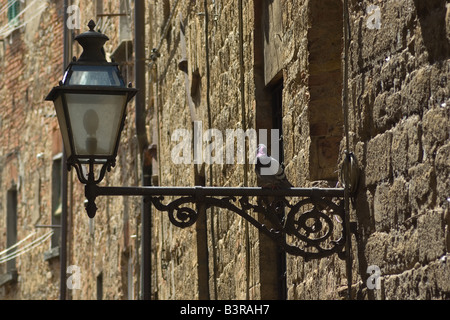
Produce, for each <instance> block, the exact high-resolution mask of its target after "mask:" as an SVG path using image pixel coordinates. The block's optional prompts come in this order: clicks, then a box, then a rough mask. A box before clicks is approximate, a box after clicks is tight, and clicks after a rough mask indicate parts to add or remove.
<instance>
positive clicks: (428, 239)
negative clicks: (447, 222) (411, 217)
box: [417, 208, 445, 263]
mask: <svg viewBox="0 0 450 320" xmlns="http://www.w3.org/2000/svg"><path fill="white" fill-rule="evenodd" d="M417 229H418V232H419V259H420V261H421V262H422V263H427V262H430V261H433V260H435V259H437V258H439V257H440V256H442V255H443V254H444V253H445V236H444V210H443V209H441V208H439V209H436V210H430V211H426V212H425V213H424V214H422V215H421V216H420V217H419V218H418V221H417Z"/></svg>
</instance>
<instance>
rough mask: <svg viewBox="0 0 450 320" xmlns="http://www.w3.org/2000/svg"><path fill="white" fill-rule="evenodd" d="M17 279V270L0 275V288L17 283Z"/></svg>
mask: <svg viewBox="0 0 450 320" xmlns="http://www.w3.org/2000/svg"><path fill="white" fill-rule="evenodd" d="M17 278H18V274H17V270H13V271H10V272H7V273H4V274H2V275H0V287H1V286H4V285H7V284H12V283H15V282H17Z"/></svg>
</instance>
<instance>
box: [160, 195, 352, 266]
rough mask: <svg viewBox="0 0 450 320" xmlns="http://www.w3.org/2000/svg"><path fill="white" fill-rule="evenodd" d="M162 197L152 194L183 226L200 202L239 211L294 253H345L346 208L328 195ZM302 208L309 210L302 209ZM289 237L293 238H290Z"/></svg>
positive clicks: (194, 215) (307, 256) (309, 256)
mask: <svg viewBox="0 0 450 320" xmlns="http://www.w3.org/2000/svg"><path fill="white" fill-rule="evenodd" d="M163 200H164V197H163V196H159V197H152V198H151V202H152V203H153V205H154V206H155V208H156V209H157V210H159V211H162V212H167V213H168V217H169V220H170V222H171V223H172V224H174V225H175V226H177V227H180V228H187V227H190V226H192V225H193V224H194V223H195V222H196V221H197V219H198V215H199V213H198V211H197V208H196V204H198V203H200V202H201V203H203V204H204V205H205V208H209V207H220V208H224V209H227V210H230V211H233V212H235V213H237V214H238V215H240V216H241V217H243V218H244V219H246V220H247V221H249V222H250V223H251V224H252V225H253V226H255V227H256V228H258V229H259V230H260V231H261V232H263V233H264V234H266V235H267V236H269V237H270V238H271V239H272V240H273V241H275V242H276V243H277V244H278V245H279V246H281V247H282V248H283V249H284V250H285V251H286V252H288V253H289V254H291V255H295V256H303V257H305V259H314V258H321V257H325V256H329V255H331V254H333V253H342V251H343V248H344V244H345V232H346V230H345V224H344V223H343V221H344V217H345V215H344V208H343V206H342V203H339V204H336V203H334V202H333V201H331V200H329V199H325V198H316V197H311V198H303V199H300V200H297V201H294V200H291V201H288V200H287V199H286V198H284V197H277V198H273V199H270V201H266V200H267V199H261V198H258V199H257V201H256V202H251V201H249V197H247V196H243V197H240V198H238V197H219V198H218V197H202V198H201V201H200V200H199V199H198V198H197V197H195V196H186V197H182V198H178V199H176V200H173V201H169V202H168V203H167V204H164V202H163ZM189 204H191V206H193V207H194V208H195V209H193V208H191V207H190V206H188V205H189ZM303 208H307V210H303V211H302V210H301V209H303ZM251 211H253V212H255V213H260V214H261V215H262V216H263V218H262V220H263V221H259V219H257V218H255V217H254V216H252V215H251V214H250V212H251ZM337 225H340V227H339V228H337V227H336V226H337ZM336 234H337V235H336ZM333 235H334V238H333ZM289 237H290V238H291V241H288V238H289ZM292 239H293V241H292Z"/></svg>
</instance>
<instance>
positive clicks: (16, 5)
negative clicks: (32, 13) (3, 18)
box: [8, 0, 20, 26]
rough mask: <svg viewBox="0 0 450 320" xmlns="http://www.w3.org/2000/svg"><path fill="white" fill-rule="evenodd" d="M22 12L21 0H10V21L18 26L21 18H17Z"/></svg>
mask: <svg viewBox="0 0 450 320" xmlns="http://www.w3.org/2000/svg"><path fill="white" fill-rule="evenodd" d="M19 13H20V1H19V0H8V22H9V23H10V24H11V25H13V26H16V25H18V24H19V19H18V18H17V16H18V14H19Z"/></svg>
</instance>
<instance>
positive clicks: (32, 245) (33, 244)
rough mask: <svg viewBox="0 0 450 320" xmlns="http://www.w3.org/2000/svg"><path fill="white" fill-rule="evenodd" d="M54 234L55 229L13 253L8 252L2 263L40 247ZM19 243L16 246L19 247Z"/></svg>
mask: <svg viewBox="0 0 450 320" xmlns="http://www.w3.org/2000/svg"><path fill="white" fill-rule="evenodd" d="M52 235H53V230H52V231H49V232H47V233H46V234H44V235H42V236H40V237H39V238H37V239H35V240H33V241H32V242H30V243H28V244H27V245H26V246H24V247H23V248H20V249H19V250H17V251H14V252H12V253H10V254H8V255H6V256H4V257H2V258H0V264H2V263H5V262H7V261H9V260H12V259H14V258H17V257H19V256H21V255H23V254H24V253H27V252H28V251H30V250H32V249H34V248H36V247H38V246H39V245H41V244H42V243H44V242H45V241H46V240H48V239H49V238H50V237H51V236H52ZM27 238H29V237H27ZM22 242H23V241H22ZM17 245H18V244H15V245H14V246H15V247H17ZM10 249H11V247H10V248H8V249H7V250H4V251H2V252H5V251H6V252H7V251H10Z"/></svg>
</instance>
